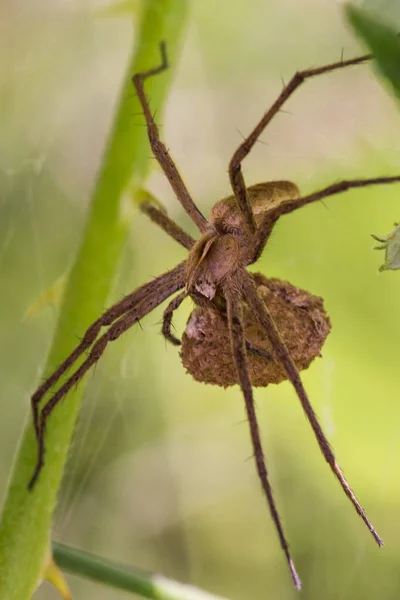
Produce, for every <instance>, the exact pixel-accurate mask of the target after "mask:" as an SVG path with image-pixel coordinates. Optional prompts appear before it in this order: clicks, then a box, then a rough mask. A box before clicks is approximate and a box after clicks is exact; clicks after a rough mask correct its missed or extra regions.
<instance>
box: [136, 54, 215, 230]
mask: <svg viewBox="0 0 400 600" xmlns="http://www.w3.org/2000/svg"><path fill="white" fill-rule="evenodd" d="M160 54H161V63H160V65H159V66H158V67H155V68H154V69H149V70H148V71H143V72H141V73H136V74H135V75H134V76H133V79H132V80H133V85H134V86H135V89H136V93H137V95H138V98H139V101H140V103H141V105H142V109H143V113H144V117H145V119H146V125H147V133H148V136H149V142H150V146H151V149H152V151H153V154H154V157H155V158H156V160H157V161H158V163H159V165H160V167H161V168H162V170H163V171H164V173H165V175H166V177H167V179H168V181H169V183H170V185H171V187H172V189H173V190H174V192H175V194H176V197H177V198H178V200H179V202H180V203H181V205H182V207H183V208H184V209H185V211H186V212H187V214H188V215H189V217H190V218H191V219H192V220H193V221H194V223H195V224H196V225H197V227H198V228H199V230H200V231H201V232H202V233H203V232H204V231H206V229H207V227H208V221H207V219H206V218H205V216H204V215H203V214H202V213H201V212H200V210H199V209H198V208H197V206H196V204H195V203H194V202H193V199H192V197H191V196H190V194H189V191H188V189H187V187H186V185H185V184H184V182H183V179H182V177H181V176H180V174H179V171H178V169H177V168H176V165H175V163H174V161H173V160H172V158H171V156H170V155H169V152H168V149H167V147H166V146H165V144H164V143H163V142H162V141H161V139H160V132H159V130H158V127H157V125H156V122H155V121H154V116H153V114H152V112H151V110H150V106H149V101H148V99H147V97H146V94H145V91H144V82H145V81H146V79H149V78H150V77H154V76H155V75H159V74H160V73H162V72H163V71H165V70H166V69H167V68H168V60H167V51H166V45H165V42H162V43H161V44H160Z"/></svg>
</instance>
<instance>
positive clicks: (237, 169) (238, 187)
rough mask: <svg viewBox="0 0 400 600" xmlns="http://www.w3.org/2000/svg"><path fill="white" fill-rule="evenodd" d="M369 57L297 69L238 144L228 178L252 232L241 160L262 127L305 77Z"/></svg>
mask: <svg viewBox="0 0 400 600" xmlns="http://www.w3.org/2000/svg"><path fill="white" fill-rule="evenodd" d="M370 58H372V55H370V54H367V55H365V56H360V57H358V58H353V59H350V60H341V61H339V62H335V63H332V64H329V65H325V66H322V67H317V68H314V69H306V70H305V71H297V73H295V75H294V76H293V77H292V78H291V80H290V81H289V83H288V84H287V85H285V86H284V88H283V90H282V91H281V93H280V94H279V96H278V98H277V99H276V100H275V102H274V103H273V105H272V106H271V107H270V109H269V110H268V111H267V112H266V113H265V114H264V115H263V117H262V118H261V119H260V121H259V122H258V123H257V125H256V126H255V127H254V129H253V130H252V131H251V133H250V134H249V135H248V136H247V137H246V138H245V139H244V140H243V142H242V143H241V144H240V146H239V148H238V149H237V150H236V152H235V153H234V155H233V156H232V158H231V160H230V163H229V178H230V181H231V186H232V189H233V193H234V194H235V197H236V201H237V204H238V207H239V209H240V210H241V212H242V214H243V218H244V221H245V223H246V224H247V226H248V228H249V229H250V231H251V232H252V233H254V232H255V230H256V225H255V221H254V216H253V212H252V210H251V205H250V202H249V198H248V194H247V189H246V184H245V181H244V177H243V173H242V166H241V163H242V162H243V160H244V159H245V158H246V156H247V155H248V154H249V152H250V151H251V149H252V148H253V146H254V144H255V143H256V142H257V140H258V138H259V137H260V135H261V134H262V132H263V131H264V129H265V128H266V127H267V125H268V124H269V122H270V121H271V120H272V119H273V117H274V116H275V115H276V114H277V113H278V112H279V110H280V109H281V107H282V106H283V104H285V102H286V101H287V100H288V99H289V98H290V96H291V95H292V94H293V93H294V92H295V90H296V89H297V88H298V87H300V85H301V84H302V83H303V82H304V81H305V80H306V79H310V78H311V77H316V76H317V75H322V74H323V73H329V72H330V71H335V70H336V69H342V68H343V67H349V66H351V65H357V64H360V63H363V62H365V61H367V60H369V59H370Z"/></svg>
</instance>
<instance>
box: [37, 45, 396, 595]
mask: <svg viewBox="0 0 400 600" xmlns="http://www.w3.org/2000/svg"><path fill="white" fill-rule="evenodd" d="M160 51H161V64H160V65H159V66H158V67H156V68H154V69H149V70H148V71H144V72H142V73H137V74H136V75H134V77H133V84H134V86H135V89H136V92H137V95H138V97H139V100H140V102H141V105H142V108H143V112H144V116H145V119H146V124H147V131H148V137H149V140H150V145H151V149H152V151H153V154H154V156H155V158H156V159H157V161H158V162H159V164H160V166H161V168H162V169H163V171H164V173H165V175H166V176H167V178H168V181H169V182H170V184H171V187H172V188H173V190H174V192H175V194H176V196H177V198H178V200H179V202H180V203H181V205H182V206H183V208H184V209H185V210H186V212H187V213H188V215H189V216H190V217H191V219H192V220H193V221H194V223H195V224H196V225H197V227H198V229H199V230H200V233H201V237H200V239H199V240H197V241H195V240H194V239H193V238H192V237H191V236H190V235H188V234H187V233H185V232H184V231H183V230H182V229H181V228H180V227H179V226H178V225H177V224H176V223H174V222H173V221H172V220H171V219H170V218H169V217H168V216H167V215H166V214H165V213H164V212H162V211H161V210H159V209H158V208H156V207H155V206H154V204H151V203H150V202H143V203H142V206H141V207H142V210H143V211H144V212H145V213H146V214H147V215H148V216H149V217H150V219H151V220H152V221H154V222H155V223H156V224H157V225H158V226H160V227H161V228H162V229H163V230H164V231H165V232H166V233H168V234H169V235H170V236H171V237H172V238H174V239H175V240H176V241H177V242H179V243H180V244H181V245H182V246H184V247H185V248H186V249H187V250H188V251H189V255H188V258H187V260H186V261H183V262H181V263H180V264H178V265H177V266H176V267H175V268H174V269H172V270H171V271H168V272H166V273H164V274H163V275H160V276H159V277H157V278H156V279H154V280H152V281H150V282H149V283H146V284H145V285H142V286H141V287H140V288H138V289H137V290H135V291H134V292H132V293H131V294H129V295H128V296H126V297H125V298H123V299H122V300H121V301H119V302H117V303H116V304H114V305H113V306H112V307H111V308H109V309H108V310H106V311H105V312H104V313H103V315H102V316H101V317H99V319H97V321H95V322H94V323H93V324H92V325H91V326H90V327H89V328H88V330H87V331H86V333H85V335H84V336H83V339H82V341H81V342H80V344H79V345H78V346H77V347H76V348H75V350H74V351H73V352H72V353H71V354H70V355H69V356H68V357H67V358H66V359H65V360H64V362H63V363H62V364H61V365H60V366H59V367H58V369H57V370H56V371H55V372H54V373H53V374H52V375H50V377H49V378H48V379H47V380H46V381H45V382H44V383H43V384H42V385H41V386H40V387H39V389H38V390H37V391H36V392H35V393H34V394H33V396H32V412H33V423H34V428H35V433H36V438H37V444H38V458H37V463H36V467H35V470H34V473H33V475H32V479H31V481H30V482H29V488H32V487H33V486H34V484H35V482H36V480H37V478H38V476H39V474H40V472H41V470H42V468H43V466H44V453H45V446H44V441H45V430H46V423H47V419H48V417H49V415H50V414H51V412H52V411H53V409H54V408H55V407H56V406H57V404H58V403H59V402H60V401H61V400H62V399H63V398H64V396H65V395H66V394H67V392H68V391H69V390H70V389H71V388H72V387H73V386H74V385H76V384H77V383H78V382H79V381H80V380H81V379H82V378H83V377H84V375H85V374H86V373H87V371H88V370H89V369H90V368H91V367H92V366H93V365H94V364H95V363H96V362H97V361H98V360H99V359H100V357H101V356H102V354H103V352H104V350H105V349H106V346H107V344H108V343H109V342H111V341H114V340H116V339H117V338H119V337H120V336H121V335H122V334H123V333H124V332H125V331H127V330H128V329H129V328H130V327H132V326H133V325H134V324H135V323H137V322H138V321H139V319H142V318H143V317H144V316H145V315H147V314H148V313H150V312H151V311H152V310H153V309H154V308H156V307H157V306H158V305H160V304H161V303H162V302H164V300H166V299H167V298H169V297H170V296H171V295H172V294H174V293H175V292H177V291H179V290H184V291H182V292H180V293H179V294H178V295H177V296H175V297H174V298H173V300H172V301H171V302H170V303H169V305H168V306H167V308H166V310H165V312H164V320H163V327H162V333H163V334H164V336H165V337H166V339H168V340H169V341H170V342H172V343H173V344H175V345H178V344H180V343H181V342H180V340H179V339H177V338H176V337H175V336H174V335H173V334H172V332H171V320H172V315H173V312H174V311H175V310H176V309H177V308H178V307H179V305H180V304H181V302H182V300H183V299H184V298H185V297H186V296H191V298H192V299H193V300H194V302H195V304H196V305H198V306H200V307H202V308H204V309H206V310H212V311H214V314H215V311H216V312H217V313H218V314H219V315H220V316H221V318H222V319H223V320H224V322H225V323H227V327H228V331H229V337H230V344H231V358H232V361H233V364H234V365H235V377H236V383H239V385H240V387H241V390H242V393H243V396H244V400H245V406H246V412H247V419H248V422H249V426H250V435H251V441H252V445H253V450H254V457H255V462H256V467H257V472H258V476H259V478H260V482H261V485H262V488H263V491H264V493H265V496H266V499H267V501H268V505H269V510H270V513H271V516H272V519H273V522H274V524H275V527H276V530H277V533H278V536H279V539H280V544H281V546H282V549H283V551H284V553H285V556H286V560H287V563H288V565H289V569H290V572H291V575H292V578H293V581H294V584H295V586H296V588H298V589H299V588H300V587H301V582H300V578H299V576H298V574H297V572H296V569H295V566H294V562H293V559H292V557H291V554H290V552H289V545H288V542H287V539H286V536H285V534H284V531H283V527H282V523H281V519H280V517H279V514H278V510H277V508H276V505H275V501H274V497H273V493H272V488H271V485H270V483H269V479H268V472H267V468H266V463H265V459H264V454H263V449H262V444H261V438H260V432H259V427H258V423H257V417H256V411H255V407H254V399H253V389H252V382H251V377H250V372H249V359H248V353H249V356H250V355H251V354H252V353H253V354H256V355H258V356H261V357H263V359H264V360H267V361H268V360H270V361H271V360H272V361H274V363H275V364H277V365H278V366H279V368H280V369H281V370H282V372H283V373H284V376H285V377H286V378H287V379H289V380H290V381H291V383H292V385H293V387H294V389H295V392H296V394H297V396H298V398H299V400H300V402H301V405H302V407H303V409H304V412H305V414H306V416H307V419H308V420H309V422H310V425H311V427H312V429H313V431H314V434H315V436H316V438H317V442H318V444H319V447H320V449H321V452H322V454H323V456H324V457H325V459H326V461H327V462H328V464H329V466H330V467H331V469H332V471H333V473H334V475H335V477H336V478H337V479H338V481H339V483H340V485H341V486H342V489H343V490H344V492H345V494H346V495H347V496H348V497H349V499H350V501H351V502H352V504H353V506H354V508H355V510H356V511H357V513H358V514H359V515H360V517H361V518H362V520H363V521H364V523H365V524H366V526H367V527H368V529H369V531H370V532H371V534H372V535H373V537H374V539H375V541H376V542H377V543H378V545H379V546H382V545H383V542H382V540H381V538H380V537H379V535H378V533H377V532H376V530H375V528H374V527H373V525H372V524H371V522H370V521H369V520H368V518H367V516H366V514H365V512H364V509H363V508H362V506H361V505H360V504H359V502H358V500H357V498H356V496H355V495H354V493H353V491H352V490H351V488H350V486H349V484H348V483H347V481H346V479H345V477H344V475H343V473H342V471H341V469H340V467H339V465H338V464H337V462H336V459H335V456H334V454H333V451H332V449H331V447H330V445H329V442H328V441H327V439H326V437H325V435H324V433H323V431H322V429H321V426H320V424H319V422H318V419H317V417H316V415H315V413H314V411H313V408H312V406H311V404H310V401H309V399H308V396H307V393H306V391H305V389H304V387H303V384H302V382H301V379H300V376H299V372H298V368H297V367H296V364H295V362H294V360H293V359H292V357H291V355H290V353H289V351H288V349H287V346H286V345H285V343H284V342H283V339H282V336H281V332H280V331H279V330H278V328H277V326H276V324H275V320H274V318H273V317H272V315H271V311H272V309H271V311H270V309H269V307H268V306H267V305H266V304H265V302H264V301H263V300H262V298H261V296H260V294H259V292H258V288H257V277H258V276H256V275H252V274H250V273H248V271H247V270H246V267H247V266H248V265H250V264H252V263H254V262H255V261H256V260H257V259H258V258H259V257H260V255H261V253H262V251H263V249H264V246H265V245H266V243H267V241H268V239H269V236H270V234H271V231H272V229H273V227H274V225H275V223H276V222H277V220H278V219H279V217H281V216H282V215H285V214H288V213H291V212H293V211H294V210H297V209H298V208H301V207H303V206H306V205H307V204H311V203H312V202H316V201H318V200H321V199H322V198H326V197H327V196H332V195H334V194H338V193H341V192H345V191H346V190H348V189H349V188H357V187H365V186H369V185H373V184H383V183H392V182H398V181H400V176H397V177H379V178H375V179H358V180H350V181H341V182H339V183H334V184H332V185H330V186H328V187H326V188H324V189H323V190H320V191H318V192H315V193H313V194H310V195H308V196H305V197H299V191H298V189H297V187H296V186H295V185H294V184H293V183H290V182H287V181H280V182H269V183H262V184H258V185H255V186H251V187H249V188H247V187H246V185H245V181H244V178H243V174H242V168H241V163H242V161H243V160H244V158H246V156H247V155H248V154H249V152H250V150H251V149H252V147H253V146H254V144H255V143H256V141H257V139H258V137H259V136H260V134H261V133H262V132H263V131H264V129H265V128H266V126H267V125H268V123H269V122H270V121H271V119H272V118H273V117H274V116H275V115H276V114H277V112H279V110H280V108H281V107H282V105H283V104H284V103H285V102H286V100H287V99H288V98H289V96H291V94H293V92H294V91H295V90H296V89H297V88H298V87H299V86H300V85H301V84H302V83H303V82H304V81H305V80H306V79H309V78H310V77H315V76H317V75H321V74H322V73H327V72H330V71H334V70H336V69H341V68H343V67H347V66H351V65H357V64H360V63H364V62H365V61H367V60H369V59H370V58H371V56H370V55H366V56H361V57H359V58H355V59H352V60H346V61H345V60H341V61H340V62H336V63H333V64H330V65H326V66H322V67H319V68H313V69H308V70H306V71H299V72H297V73H296V74H295V75H294V76H293V77H292V79H291V80H290V81H289V83H288V84H287V85H285V86H284V88H283V90H282V92H281V93H280V95H279V97H278V98H277V100H276V101H275V102H274V104H273V105H272V106H271V108H270V109H269V110H268V111H267V112H266V113H265V114H264V116H263V117H262V118H261V120H260V121H259V123H258V124H257V125H256V126H255V128H254V129H253V131H252V132H251V133H250V135H249V136H248V137H247V138H246V139H245V140H244V141H243V142H242V143H241V144H240V146H239V148H238V149H237V150H236V152H235V153H234V155H233V157H232V159H231V161H230V163H229V177H230V182H231V186H232V189H233V192H234V195H233V196H231V197H229V198H225V199H223V200H220V201H219V202H217V204H216V205H215V206H214V208H213V209H212V211H211V217H210V220H207V219H206V218H205V217H204V216H203V214H202V213H201V212H200V210H199V209H198V208H197V206H196V205H195V203H194V202H193V200H192V198H191V196H190V194H189V192H188V190H187V188H186V186H185V184H184V182H183V180H182V178H181V176H180V174H179V172H178V170H177V168H176V166H175V164H174V162H173V160H172V158H171V156H170V154H169V151H168V150H167V148H166V146H165V145H164V143H163V142H162V141H161V140H160V136H159V130H158V127H157V125H156V123H155V121H154V117H153V115H152V113H151V111H150V107H149V103H148V100H147V98H146V95H145V92H144V82H145V80H146V79H148V78H149V77H153V76H155V75H157V74H159V73H161V72H162V71H164V70H165V69H167V67H168V63H167V56H166V48H165V44H164V43H162V44H161V45H160ZM275 281H277V280H275ZM244 312H245V313H246V314H249V313H250V314H251V315H252V317H253V321H254V322H257V323H258V327H259V328H261V331H262V332H263V334H264V337H265V338H266V339H267V340H268V342H269V346H270V348H271V349H272V354H273V357H272V356H271V355H270V354H269V353H268V352H266V351H265V350H264V351H263V350H262V349H260V348H257V347H255V346H254V345H253V344H252V343H250V342H249V341H248V338H247V333H246V332H247V330H246V327H245V326H244V316H243V315H244ZM102 327H108V329H107V331H106V332H105V333H103V334H102V335H100V330H101V328H102ZM85 353H88V354H87V356H84V355H85ZM79 359H82V360H81V364H80V365H79V367H78V368H77V369H76V370H75V371H74V372H73V373H72V375H71V376H70V377H69V379H67V381H66V382H65V383H63V384H62V385H61V387H59V389H57V390H56V391H55V392H54V393H53V395H52V396H51V397H50V399H49V400H47V401H46V402H45V403H44V405H43V406H42V407H41V408H39V404H40V402H41V400H42V399H43V397H44V395H45V394H46V393H47V392H48V391H49V390H50V389H52V388H53V387H54V386H55V384H56V383H57V382H58V381H59V379H60V378H61V377H62V376H63V375H64V373H65V372H66V371H67V370H68V369H69V368H70V367H71V366H72V365H74V364H75V363H76V362H77V361H78V360H79ZM307 366H308V365H307ZM299 368H303V367H301V366H300V367H299Z"/></svg>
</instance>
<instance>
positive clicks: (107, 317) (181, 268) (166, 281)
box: [31, 261, 185, 440]
mask: <svg viewBox="0 0 400 600" xmlns="http://www.w3.org/2000/svg"><path fill="white" fill-rule="evenodd" d="M184 273H185V261H184V262H181V263H180V264H179V265H177V266H176V267H175V268H174V269H172V271H167V272H166V273H164V274H163V275H160V276H159V277H156V278H155V279H153V281H150V282H148V283H145V284H144V285H142V286H141V287H140V288H138V289H137V290H135V291H134V292H132V293H131V294H129V295H128V296H125V298H123V299H122V300H120V301H119V302H117V303H116V304H114V305H113V306H111V308H109V309H108V310H106V311H105V312H104V313H103V314H102V315H101V317H100V318H99V319H97V321H95V322H94V323H93V324H92V325H90V327H89V328H88V329H87V331H86V333H85V335H84V336H83V338H82V341H81V342H80V344H78V346H76V348H75V349H74V350H73V351H72V352H71V354H70V355H69V356H68V357H67V358H66V359H65V360H64V362H62V363H61V364H60V365H59V367H58V368H57V369H56V370H55V371H54V372H53V373H52V374H51V375H50V377H48V379H46V381H44V383H43V384H42V385H41V386H40V387H39V388H38V389H37V390H36V392H35V393H34V394H33V395H32V397H31V409H32V418H33V425H34V429H35V433H36V438H37V439H38V440H39V404H40V402H41V400H42V398H43V396H44V395H45V394H46V393H47V392H48V391H49V390H50V388H52V387H53V386H54V385H55V384H56V383H57V381H58V380H59V379H60V378H61V377H62V376H63V375H64V373H65V372H66V371H67V370H68V369H69V368H70V367H71V366H72V365H73V364H74V363H75V362H76V361H77V360H78V358H79V357H80V356H81V355H82V354H83V353H84V352H85V351H86V350H88V348H90V346H91V345H92V344H93V343H94V341H95V340H96V338H97V336H98V334H99V332H100V330H101V328H102V327H104V326H105V327H107V326H109V325H111V323H112V322H113V321H115V320H116V319H118V318H119V317H121V316H122V315H123V314H125V313H126V312H128V311H129V310H131V309H132V308H134V306H135V305H136V304H138V303H139V302H141V301H142V300H143V299H145V298H146V297H147V296H148V295H149V294H151V293H152V292H153V291H155V290H157V289H163V287H164V286H170V287H172V290H171V292H170V294H169V295H171V294H173V293H174V291H176V290H178V289H179V288H180V287H182V285H183V281H184ZM176 285H178V287H177V288H176V289H175V286H176Z"/></svg>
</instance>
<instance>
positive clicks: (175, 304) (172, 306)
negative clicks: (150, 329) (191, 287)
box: [161, 292, 187, 346]
mask: <svg viewBox="0 0 400 600" xmlns="http://www.w3.org/2000/svg"><path fill="white" fill-rule="evenodd" d="M186 296H187V293H186V292H181V293H180V294H178V295H177V296H175V298H173V300H171V302H170V303H169V304H168V306H167V308H166V309H165V310H164V315H163V324H162V330H161V333H162V334H163V336H164V337H165V339H166V340H168V341H169V342H171V344H173V345H174V346H180V345H181V340H180V339H178V338H177V337H176V336H175V335H174V334H173V333H172V330H171V329H172V317H173V314H174V312H175V311H176V310H177V308H179V307H180V305H181V304H182V302H183V301H184V299H185V298H186Z"/></svg>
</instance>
